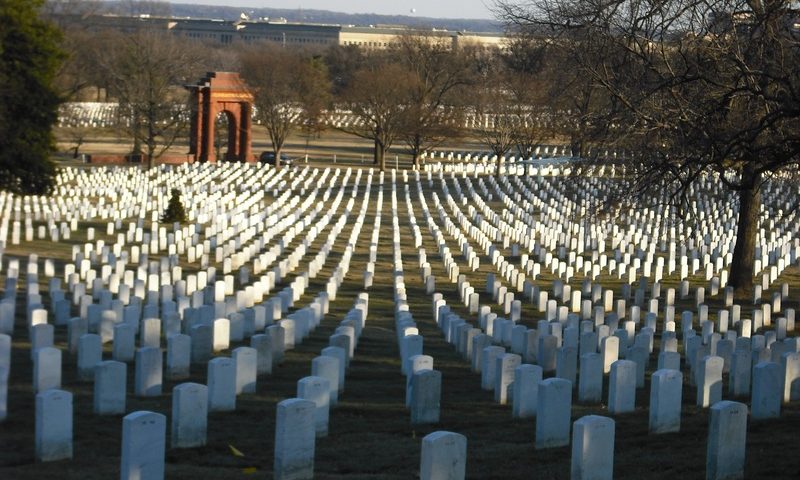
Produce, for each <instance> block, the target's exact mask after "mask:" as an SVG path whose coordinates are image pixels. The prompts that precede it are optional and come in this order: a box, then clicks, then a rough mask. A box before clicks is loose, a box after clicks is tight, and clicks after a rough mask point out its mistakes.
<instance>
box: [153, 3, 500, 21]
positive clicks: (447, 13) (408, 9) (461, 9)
mask: <svg viewBox="0 0 800 480" xmlns="http://www.w3.org/2000/svg"><path fill="white" fill-rule="evenodd" d="M169 1H171V2H172V3H194V4H206V5H224V6H230V7H250V8H252V7H261V8H291V9H296V8H307V9H314V10H331V11H335V12H345V13H378V14H382V15H412V16H418V17H434V18H483V19H492V18H493V17H492V14H491V12H490V11H489V7H490V6H491V5H492V3H493V0H402V1H400V0H169ZM412 9H413V11H412Z"/></svg>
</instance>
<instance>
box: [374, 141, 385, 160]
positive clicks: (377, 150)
mask: <svg viewBox="0 0 800 480" xmlns="http://www.w3.org/2000/svg"><path fill="white" fill-rule="evenodd" d="M382 152H383V150H381V147H380V144H379V143H378V139H377V138H376V139H375V142H374V145H373V147H372V164H373V165H378V164H379V163H380V161H379V159H380V156H381V153H382Z"/></svg>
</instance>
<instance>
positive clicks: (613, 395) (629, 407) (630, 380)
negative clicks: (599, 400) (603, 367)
mask: <svg viewBox="0 0 800 480" xmlns="http://www.w3.org/2000/svg"><path fill="white" fill-rule="evenodd" d="M635 408H636V363H635V362H632V361H630V360H617V361H616V362H614V363H612V364H611V375H610V377H609V380H608V411H609V413H613V414H620V413H628V412H632V411H634V409H635Z"/></svg>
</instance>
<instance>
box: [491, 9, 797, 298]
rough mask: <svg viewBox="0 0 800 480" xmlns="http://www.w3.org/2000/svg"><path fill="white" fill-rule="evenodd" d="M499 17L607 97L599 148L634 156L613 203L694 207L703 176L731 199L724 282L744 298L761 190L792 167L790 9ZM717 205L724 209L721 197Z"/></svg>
mask: <svg viewBox="0 0 800 480" xmlns="http://www.w3.org/2000/svg"><path fill="white" fill-rule="evenodd" d="M498 8H499V10H500V11H501V13H502V15H503V17H504V18H505V19H506V20H507V21H508V22H510V23H513V24H515V25H518V26H520V27H522V28H528V29H537V30H539V31H542V30H546V31H547V32H549V33H550V35H551V36H552V37H553V38H555V39H556V40H555V41H558V42H560V43H562V44H563V45H570V44H575V45H581V44H582V43H583V44H585V43H587V41H589V40H591V42H592V45H595V46H597V47H598V48H595V49H593V51H592V53H593V54H594V55H595V57H594V59H593V60H592V61H588V58H578V61H579V62H580V68H581V69H582V71H583V72H584V73H585V75H586V76H587V77H588V78H591V80H592V82H593V83H594V84H596V85H598V86H600V87H602V89H603V91H604V94H605V95H606V96H608V98H609V99H610V100H609V102H608V104H607V108H606V110H605V111H602V110H601V111H598V112H596V114H597V115H598V118H602V119H603V121H604V123H605V124H606V125H608V126H609V129H608V131H607V134H606V136H605V139H604V143H605V144H606V145H614V146H619V147H623V148H626V149H628V150H629V151H631V152H634V154H633V155H632V156H631V157H632V158H631V159H630V160H629V161H628V162H627V164H626V165H625V167H626V168H624V169H620V170H623V171H624V172H625V174H624V176H623V177H622V179H621V180H622V181H623V182H624V187H623V188H620V189H619V192H622V193H624V195H622V196H621V198H620V200H623V201H627V202H628V203H629V204H636V203H638V204H640V205H647V204H649V203H650V201H651V199H654V198H655V199H663V201H666V202H668V203H669V204H670V205H672V206H674V207H677V208H681V209H683V210H686V209H688V208H691V198H690V193H691V190H692V188H693V187H694V185H696V183H697V181H699V180H700V179H703V178H705V177H707V176H711V177H712V178H714V179H716V180H717V181H719V182H720V183H721V184H722V185H723V186H724V187H725V188H727V189H728V191H729V192H730V193H731V194H732V195H733V196H735V197H736V199H737V200H738V202H737V203H738V214H739V215H738V224H737V235H736V242H735V246H734V251H733V261H732V265H731V270H730V285H731V286H733V287H734V288H735V289H736V292H737V294H743V293H746V292H748V291H749V290H751V288H752V284H753V274H754V258H755V242H756V235H757V233H758V230H759V209H760V205H761V189H762V186H763V184H764V182H765V181H766V180H767V179H769V178H771V177H774V176H776V175H782V174H786V173H792V172H796V171H797V168H798V164H799V161H800V155H799V153H800V44H798V30H797V27H796V22H797V20H796V18H797V13H796V11H795V10H793V9H792V6H791V2H785V1H766V0H763V1H762V0H748V1H740V0H718V1H714V2H709V1H702V0H668V1H662V2H650V3H648V2H645V3H642V2H638V1H629V0H610V1H606V2H573V1H570V0H534V1H532V2H528V3H526V4H522V5H520V4H517V3H515V2H501V3H500V4H499V5H498ZM723 201H724V200H723Z"/></svg>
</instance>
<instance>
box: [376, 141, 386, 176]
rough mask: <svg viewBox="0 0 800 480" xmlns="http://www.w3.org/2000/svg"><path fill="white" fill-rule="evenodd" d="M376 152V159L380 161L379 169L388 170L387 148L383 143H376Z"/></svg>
mask: <svg viewBox="0 0 800 480" xmlns="http://www.w3.org/2000/svg"><path fill="white" fill-rule="evenodd" d="M375 154H376V155H377V156H378V158H377V159H376V160H377V162H378V169H380V171H381V172H383V171H385V170H386V149H385V148H383V145H376V148H375Z"/></svg>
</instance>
